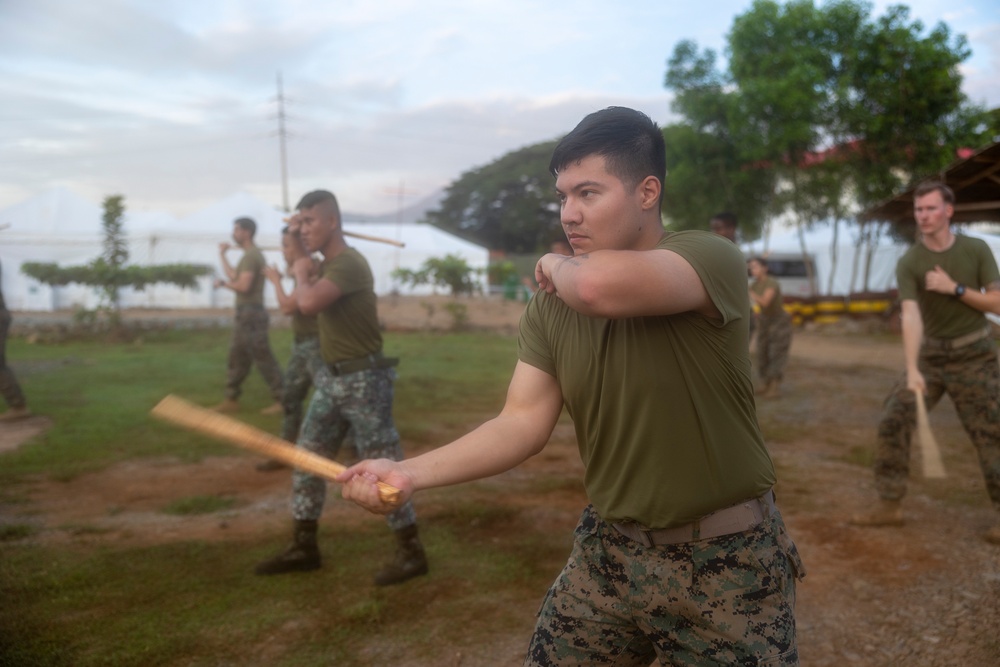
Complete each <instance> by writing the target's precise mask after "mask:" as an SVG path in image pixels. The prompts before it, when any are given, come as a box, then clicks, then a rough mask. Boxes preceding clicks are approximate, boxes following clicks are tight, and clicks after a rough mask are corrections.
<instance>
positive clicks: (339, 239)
mask: <svg viewBox="0 0 1000 667" xmlns="http://www.w3.org/2000/svg"><path fill="white" fill-rule="evenodd" d="M346 249H347V243H346V242H345V241H344V237H343V236H340V235H339V234H333V235H331V236H330V240H329V241H327V242H326V245H325V246H323V247H322V248H320V254H322V255H323V258H324V259H333V258H334V257H336V256H337V255H339V254H340V253H342V252H344V251H345V250H346Z"/></svg>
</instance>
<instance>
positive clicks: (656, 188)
mask: <svg viewBox="0 0 1000 667" xmlns="http://www.w3.org/2000/svg"><path fill="white" fill-rule="evenodd" d="M638 189H639V196H640V197H641V200H640V201H641V203H642V208H643V210H649V209H651V208H658V207H659V206H660V192H661V191H662V190H663V185H662V184H661V183H660V179H658V178H657V177H656V176H647V177H646V178H644V179H642V182H641V183H639V188H638Z"/></svg>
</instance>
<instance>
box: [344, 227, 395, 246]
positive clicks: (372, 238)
mask: <svg viewBox="0 0 1000 667" xmlns="http://www.w3.org/2000/svg"><path fill="white" fill-rule="evenodd" d="M344 236H351V237H353V238H356V239H364V240H365V241H374V242H375V243H388V244H389V245H394V246H396V247H397V248H405V247H406V244H405V243H403V242H402V241H395V240H393V239H387V238H385V237H383V236H369V235H368V234H358V233H357V232H349V231H347V230H346V229H345V230H344Z"/></svg>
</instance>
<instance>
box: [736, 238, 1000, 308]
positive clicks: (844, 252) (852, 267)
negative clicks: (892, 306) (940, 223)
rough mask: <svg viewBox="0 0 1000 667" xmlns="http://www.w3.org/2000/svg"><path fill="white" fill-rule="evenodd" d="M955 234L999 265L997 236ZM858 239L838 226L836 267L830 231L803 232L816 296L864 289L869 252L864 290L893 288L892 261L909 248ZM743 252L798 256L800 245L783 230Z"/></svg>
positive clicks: (892, 242)
mask: <svg viewBox="0 0 1000 667" xmlns="http://www.w3.org/2000/svg"><path fill="white" fill-rule="evenodd" d="M955 231H956V233H958V234H963V235H965V236H971V237H974V238H978V239H982V240H983V241H985V242H986V244H987V245H989V246H990V248H991V249H992V250H993V256H994V257H996V258H997V263H998V264H1000V236H997V235H995V234H987V233H983V232H978V231H974V230H972V229H969V228H968V225H958V226H956V227H955ZM859 236H860V230H859V228H858V226H857V225H855V224H847V223H844V224H842V225H841V228H840V232H839V235H838V241H837V253H836V254H837V259H836V265H834V262H833V252H832V249H833V245H834V244H833V229H832V228H831V227H829V226H823V227H817V228H815V229H811V230H808V231H806V232H805V245H806V251H807V253H808V254H809V256H810V257H811V258H812V259H813V263H814V266H815V268H816V289H817V296H844V295H849V294H852V293H855V292H859V291H863V290H865V289H866V286H865V284H864V266H865V262H867V261H868V254H869V253H870V256H871V257H870V264H869V269H868V284H867V290H868V291H872V292H887V291H890V290H894V289H896V287H897V286H896V262H897V261H898V260H899V258H900V257H902V256H903V253H905V252H906V250H907V249H908V248H909V247H910V246H909V244H907V243H900V242H899V241H895V240H893V239H892V238H890V237H889V236H888V234H882V235H881V236H880V237H879V238H878V240H877V242H875V243H872V244H869V245H861V246H859V244H858V238H859ZM859 247H860V251H859ZM744 251H745V252H746V254H747V256H752V255H782V256H788V255H796V256H801V255H802V246H801V244H800V242H799V235H798V231H797V230H795V229H783V230H781V231H779V232H777V233H775V234H772V235H771V237H770V239H769V240H768V241H767V243H766V244H765V242H764V241H754V242H753V243H751V244H747V245H746V247H745V248H744ZM859 252H860V254H859ZM831 278H832V280H831ZM831 285H832V288H831Z"/></svg>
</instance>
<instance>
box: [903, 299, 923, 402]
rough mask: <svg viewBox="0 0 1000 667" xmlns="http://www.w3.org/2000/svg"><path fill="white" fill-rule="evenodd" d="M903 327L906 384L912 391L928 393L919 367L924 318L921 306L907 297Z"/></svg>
mask: <svg viewBox="0 0 1000 667" xmlns="http://www.w3.org/2000/svg"><path fill="white" fill-rule="evenodd" d="M901 308H902V316H901V324H902V327H903V356H904V358H905V359H906V386H907V387H908V388H909V389H910V390H912V391H915V392H916V391H919V392H920V393H921V394H923V393H926V391H927V385H926V384H925V382H924V376H923V374H922V373H921V372H920V369H919V367H918V361H919V359H920V345H921V343H923V340H924V320H923V317H922V316H921V315H920V306H919V305H918V304H917V302H916V301H914V300H913V299H905V300H903V302H902V304H901Z"/></svg>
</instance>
